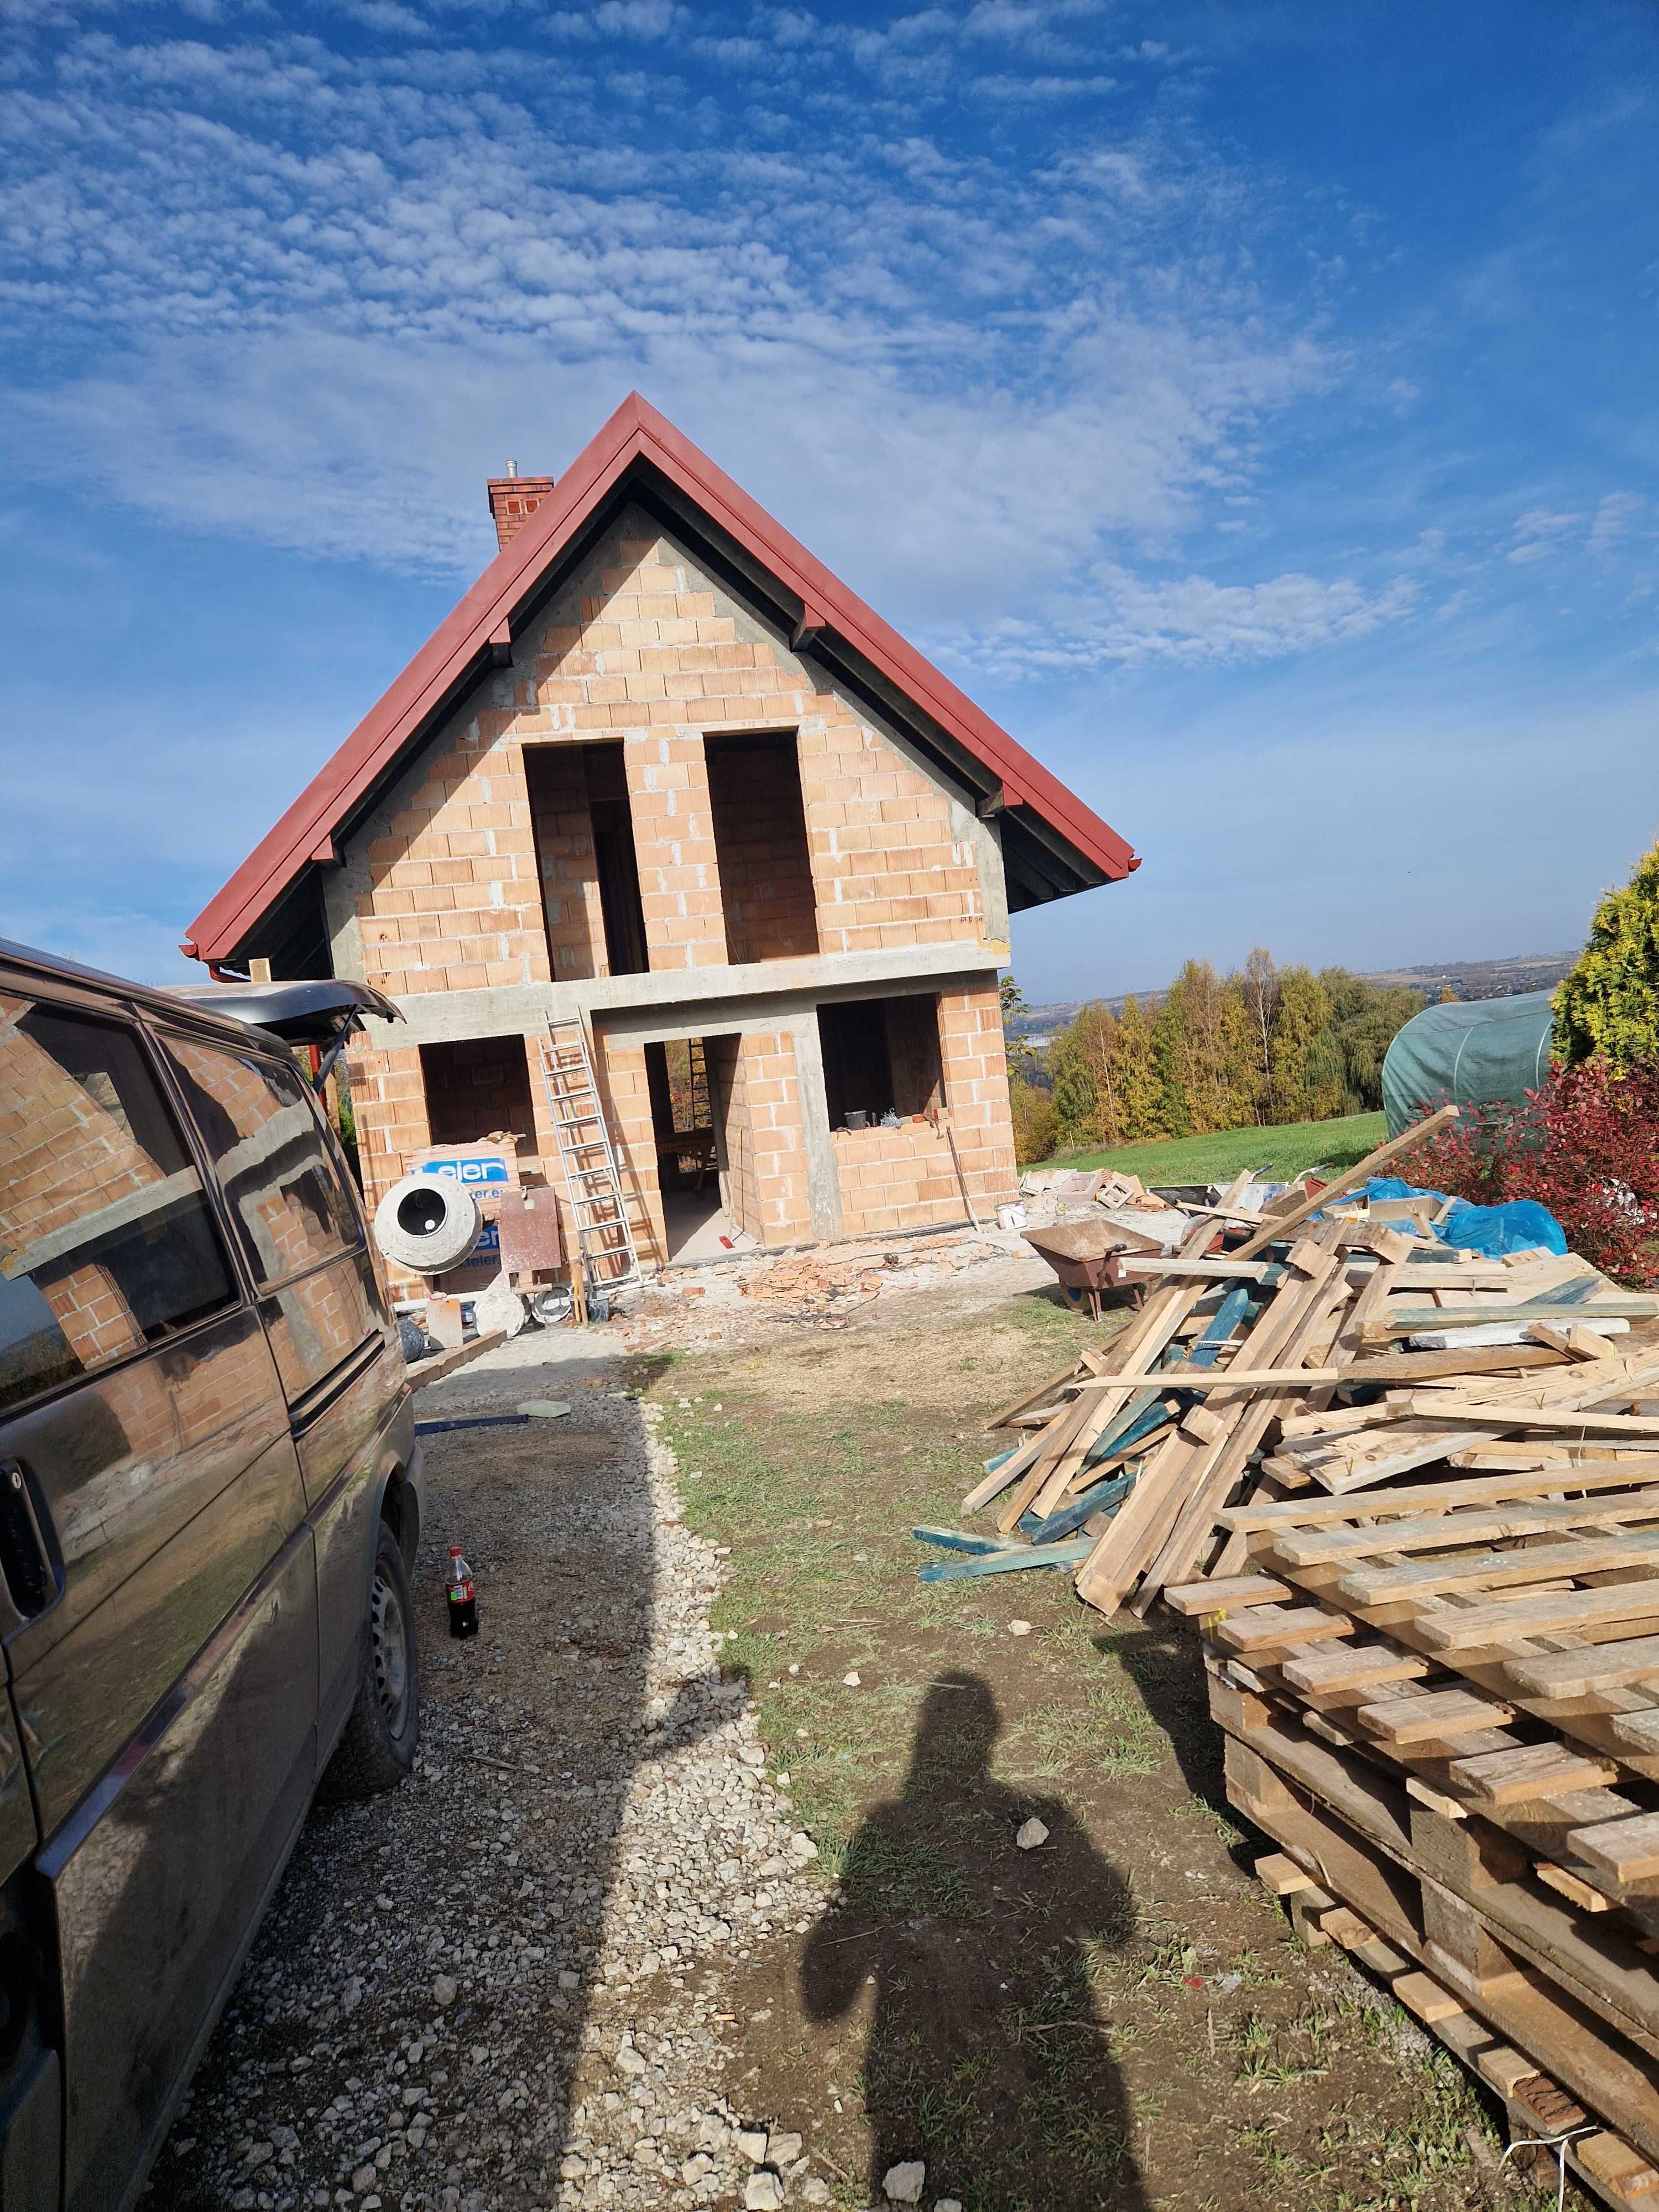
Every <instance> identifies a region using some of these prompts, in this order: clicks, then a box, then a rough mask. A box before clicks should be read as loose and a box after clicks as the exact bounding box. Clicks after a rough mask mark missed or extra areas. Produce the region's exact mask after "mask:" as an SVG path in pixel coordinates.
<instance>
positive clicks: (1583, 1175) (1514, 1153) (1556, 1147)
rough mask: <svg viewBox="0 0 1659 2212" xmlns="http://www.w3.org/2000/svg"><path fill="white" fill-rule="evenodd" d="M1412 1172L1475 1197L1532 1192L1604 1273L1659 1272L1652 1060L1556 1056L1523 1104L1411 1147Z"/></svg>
mask: <svg viewBox="0 0 1659 2212" xmlns="http://www.w3.org/2000/svg"><path fill="white" fill-rule="evenodd" d="M1407 1165H1408V1168H1409V1171H1410V1175H1411V1178H1412V1181H1413V1182H1416V1183H1419V1184H1420V1185H1423V1186H1425V1187H1426V1188H1432V1189H1435V1190H1444V1191H1449V1192H1450V1193H1451V1194H1453V1195H1454V1196H1455V1197H1458V1198H1466V1199H1468V1200H1469V1201H1470V1202H1471V1203H1472V1204H1473V1205H1476V1206H1495V1205H1500V1204H1502V1202H1503V1201H1504V1200H1505V1199H1512V1198H1531V1199H1535V1200H1537V1201H1538V1203H1539V1204H1540V1205H1541V1206H1547V1207H1548V1208H1549V1210H1550V1212H1552V1213H1553V1215H1554V1216H1555V1218H1556V1219H1557V1220H1558V1221H1559V1223H1560V1225H1561V1227H1562V1229H1563V1231H1565V1236H1566V1239H1567V1243H1568V1245H1569V1246H1570V1247H1571V1249H1572V1250H1573V1251H1575V1252H1581V1253H1582V1254H1583V1256H1584V1257H1585V1259H1587V1260H1589V1261H1592V1262H1593V1264H1594V1265H1595V1266H1596V1267H1600V1268H1601V1270H1602V1272H1603V1273H1606V1274H1608V1275H1613V1276H1615V1277H1617V1278H1618V1279H1619V1280H1620V1281H1621V1282H1625V1283H1630V1284H1651V1283H1656V1282H1659V1065H1656V1063H1654V1062H1653V1061H1646V1062H1644V1063H1641V1064H1639V1065H1637V1066H1632V1067H1631V1068H1629V1069H1627V1070H1626V1071H1624V1072H1623V1073H1621V1072H1620V1070H1619V1069H1618V1068H1617V1067H1615V1066H1613V1064H1612V1063H1611V1062H1610V1061H1608V1060H1601V1059H1595V1060H1583V1061H1581V1062H1580V1063H1579V1065H1578V1066H1576V1067H1563V1066H1560V1065H1559V1064H1558V1065H1557V1066H1554V1067H1553V1068H1552V1069H1551V1071H1550V1079H1549V1081H1548V1082H1547V1084H1546V1085H1544V1086H1543V1088H1542V1089H1541V1090H1538V1091H1528V1093H1527V1103H1526V1105H1525V1106H1523V1107H1522V1108H1520V1109H1516V1110H1510V1109H1488V1110H1487V1111H1486V1113H1485V1114H1483V1115H1472V1114H1471V1113H1470V1111H1469V1109H1468V1108H1465V1109H1464V1111H1463V1114H1462V1118H1461V1119H1460V1120H1459V1121H1455V1122H1454V1123H1453V1125H1452V1127H1450V1128H1449V1129H1446V1130H1442V1131H1441V1132H1439V1133H1438V1134H1437V1135H1436V1136H1434V1137H1432V1138H1431V1139H1429V1141H1428V1142H1427V1143H1426V1144H1425V1145H1423V1146H1419V1149H1418V1150H1417V1151H1416V1152H1413V1153H1412V1154H1411V1155H1410V1156H1409V1159H1408V1162H1407Z"/></svg>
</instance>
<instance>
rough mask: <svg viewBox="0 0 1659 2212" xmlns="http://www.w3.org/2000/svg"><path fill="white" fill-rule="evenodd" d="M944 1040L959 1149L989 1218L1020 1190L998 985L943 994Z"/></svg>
mask: <svg viewBox="0 0 1659 2212" xmlns="http://www.w3.org/2000/svg"><path fill="white" fill-rule="evenodd" d="M939 1057H940V1060H941V1063H942V1066H943V1069H944V1079H945V1103H946V1105H947V1106H948V1107H949V1108H950V1111H951V1127H952V1128H953V1129H954V1130H955V1132H956V1139H957V1152H959V1153H960V1155H961V1158H962V1164H963V1171H964V1172H965V1174H966V1175H967V1177H968V1187H969V1189H970V1190H971V1191H972V1192H973V1194H974V1203H975V1206H977V1207H978V1209H979V1211H980V1212H981V1213H984V1212H988V1210H989V1209H990V1208H991V1207H992V1206H1000V1205H1001V1204H1002V1202H1003V1201H1004V1200H1006V1199H1012V1198H1013V1197H1014V1196H1015V1195H1016V1194H1017V1193H1018V1188H1019V1170H1018V1167H1017V1166H1016V1165H1015V1164H1014V1125H1013V1121H1012V1116H1011V1115H1010V1114H1009V1111H1008V1062H1007V1058H1006V1054H1005V1052H1004V1049H1003V1042H1002V1005H1001V1000H1000V998H999V996H998V993H997V988H996V986H995V985H994V983H993V984H990V985H988V986H987V987H986V988H985V989H983V990H980V991H947V992H945V993H943V994H941V995H940V998H939Z"/></svg>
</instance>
